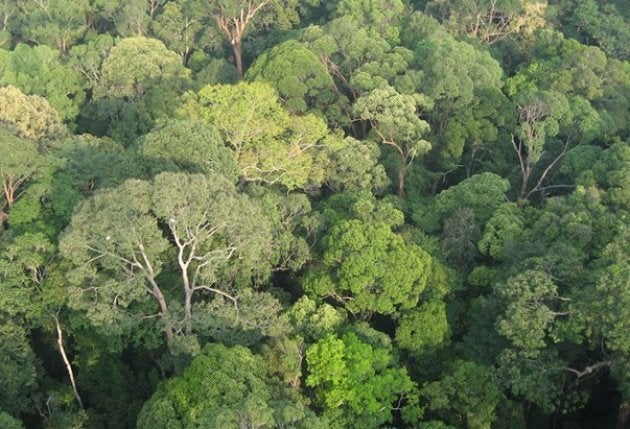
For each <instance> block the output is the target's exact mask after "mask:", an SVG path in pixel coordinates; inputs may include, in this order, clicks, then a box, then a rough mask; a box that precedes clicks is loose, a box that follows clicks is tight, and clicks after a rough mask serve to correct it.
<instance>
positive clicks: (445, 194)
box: [413, 173, 510, 231]
mask: <svg viewBox="0 0 630 429" xmlns="http://www.w3.org/2000/svg"><path fill="white" fill-rule="evenodd" d="M509 188H510V183H509V182H508V181H507V180H506V179H503V178H501V177H500V176H498V175H496V174H493V173H481V174H476V175H474V176H472V177H470V178H468V179H465V180H463V181H461V182H460V183H458V184H457V185H454V186H451V187H450V188H448V189H445V190H443V191H442V192H440V193H439V194H438V195H437V196H436V197H435V199H434V200H433V204H432V205H427V206H420V205H418V206H415V211H414V214H413V218H414V220H415V221H416V222H418V224H419V225H421V226H422V228H423V229H425V230H427V231H435V230H438V229H440V227H441V226H443V224H442V222H444V221H445V220H446V219H447V215H449V214H451V213H454V212H455V211H457V210H458V209H463V208H465V207H468V208H470V209H471V210H472V214H474V220H475V222H478V224H479V225H484V224H485V223H486V222H487V221H488V220H489V219H490V217H491V216H492V213H493V212H494V209H495V208H497V207H498V206H499V205H501V203H502V202H504V201H505V200H506V195H505V193H506V192H507V191H508V189H509Z"/></svg>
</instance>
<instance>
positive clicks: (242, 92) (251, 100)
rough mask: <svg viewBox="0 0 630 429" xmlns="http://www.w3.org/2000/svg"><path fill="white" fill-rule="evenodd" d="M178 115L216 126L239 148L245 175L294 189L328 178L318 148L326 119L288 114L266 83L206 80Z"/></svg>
mask: <svg viewBox="0 0 630 429" xmlns="http://www.w3.org/2000/svg"><path fill="white" fill-rule="evenodd" d="M178 115H179V116H180V117H185V118H191V119H198V120H202V121H206V122H208V123H211V124H213V125H214V126H215V127H217V129H218V130H219V131H220V133H221V136H222V138H223V140H224V141H225V142H226V143H227V144H228V145H229V146H230V147H231V148H232V149H233V150H234V152H235V156H236V159H237V161H238V165H239V168H240V174H241V177H242V179H243V180H246V181H253V182H263V183H268V184H276V183H277V184H281V185H283V186H285V187H286V188H288V189H295V188H307V187H310V186H314V187H317V186H319V184H320V183H321V182H322V181H323V179H324V178H323V174H324V172H325V170H324V167H325V166H324V165H323V162H321V160H320V157H319V151H320V150H321V145H323V144H324V143H325V140H324V138H325V137H326V135H327V134H328V129H327V127H326V123H325V122H324V121H322V120H321V119H319V118H317V117H315V116H313V115H305V116H293V115H290V114H288V113H287V112H286V111H285V110H284V109H283V108H282V107H281V106H280V103H279V102H278V98H277V94H276V92H275V91H274V89H273V88H272V87H271V86H269V85H268V84H265V83H262V82H252V83H239V84H237V85H215V86H206V87H204V88H202V89H201V91H199V93H198V95H197V96H196V97H191V98H189V99H188V101H187V102H186V103H185V104H184V105H183V106H182V108H181V109H180V110H179V113H178Z"/></svg>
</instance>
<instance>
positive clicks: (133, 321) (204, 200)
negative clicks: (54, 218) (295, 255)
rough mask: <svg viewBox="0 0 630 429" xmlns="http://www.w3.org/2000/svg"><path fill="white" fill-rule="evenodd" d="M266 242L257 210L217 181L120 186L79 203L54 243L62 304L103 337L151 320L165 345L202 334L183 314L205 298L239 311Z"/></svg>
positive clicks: (264, 262)
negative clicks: (64, 291) (62, 265)
mask: <svg viewBox="0 0 630 429" xmlns="http://www.w3.org/2000/svg"><path fill="white" fill-rule="evenodd" d="M243 219H248V221H247V222H244V221H242V220H243ZM165 234H166V237H165ZM167 237H168V238H167ZM271 240H272V238H271V232H270V227H269V223H268V221H267V220H266V219H265V217H264V216H263V214H262V213H261V211H260V206H259V205H257V204H256V203H255V202H254V201H251V200H250V199H249V198H247V197H246V196H244V195H241V194H239V193H237V192H236V190H235V188H234V186H233V185H232V184H231V183H229V181H228V180H226V179H225V178H223V177H221V176H217V175H214V176H202V175H186V174H181V173H162V174H160V175H158V176H156V177H155V178H154V179H153V181H151V182H143V181H139V180H128V181H126V182H125V183H123V184H122V185H121V186H119V187H117V188H114V189H111V190H105V191H101V192H98V193H96V194H95V195H94V196H93V197H92V198H90V199H89V200H87V201H85V202H84V203H83V204H81V206H80V207H79V208H78V209H77V211H76V212H75V214H74V216H73V218H72V221H71V224H70V227H69V228H68V230H67V231H66V233H65V234H64V236H63V237H62V239H61V242H60V250H61V253H62V255H63V256H64V257H65V258H66V259H67V261H68V262H69V263H71V264H72V270H71V271H69V272H68V280H69V282H70V284H71V285H72V290H73V291H74V293H73V294H72V295H71V301H70V305H71V306H72V307H73V308H75V309H77V310H82V311H85V312H86V314H87V317H88V318H90V319H91V320H92V322H93V323H95V324H96V325H98V326H103V327H107V328H108V329H109V330H110V332H112V333H123V332H129V331H130V330H131V329H133V328H134V327H135V326H136V325H138V324H139V323H141V321H142V320H150V319H151V318H153V319H156V318H157V320H158V321H159V325H160V327H161V328H162V330H163V332H164V334H165V335H166V338H167V339H168V340H173V339H174V338H175V336H176V335H177V334H178V333H180V332H181V333H183V334H191V333H193V330H194V324H195V323H198V324H199V326H204V324H205V322H204V321H203V320H204V318H205V316H203V314H207V313H205V312H204V311H203V310H200V313H199V315H198V316H199V317H200V319H199V321H198V322H195V319H194V318H193V312H194V308H195V307H197V306H199V308H201V309H203V306H204V305H205V304H204V302H205V300H204V299H203V298H205V297H209V296H213V297H216V299H217V300H227V303H229V305H230V306H234V308H235V309H236V310H237V311H239V294H238V291H239V290H242V288H243V286H244V285H248V284H249V283H250V282H251V281H252V278H256V277H257V276H260V277H262V278H265V277H266V275H268V274H269V271H270V267H269V266H270V264H271V263H272V261H269V260H268V259H267V257H266V255H268V254H269V249H270V246H271ZM171 276H173V277H172V278H173V281H168V280H167V279H169V278H171ZM175 278H177V280H174V279H175ZM175 285H176V286H177V288H179V291H180V292H179V295H180V296H181V297H182V298H183V299H181V300H180V299H176V298H175V297H173V294H174V293H175V294H177V293H176V292H175V291H174V290H173V289H172V287H173V286H175ZM195 297H199V298H198V299H199V302H198V304H196V303H195V301H194V298H195ZM156 307H157V313H156V312H155V311H154V309H155V308H156ZM208 316H209V314H208ZM243 316H245V314H243ZM246 320H247V317H243V323H246Z"/></svg>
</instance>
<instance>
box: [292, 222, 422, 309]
mask: <svg viewBox="0 0 630 429" xmlns="http://www.w3.org/2000/svg"><path fill="white" fill-rule="evenodd" d="M322 248H323V254H322V257H321V266H316V267H315V269H313V270H311V271H310V272H309V273H308V274H307V276H306V277H305V279H304V289H305V290H306V291H307V292H310V293H313V294H315V295H317V296H321V297H332V298H333V299H335V300H336V301H338V302H340V303H342V304H343V305H345V307H346V308H347V309H348V310H349V311H350V312H352V313H365V314H367V315H369V314H371V313H372V312H376V313H380V314H392V313H394V312H395V311H396V310H397V309H406V308H413V307H414V306H415V305H416V304H417V303H418V300H419V299H420V294H421V293H422V291H423V290H424V288H425V287H426V283H427V278H428V275H429V270H430V266H431V257H430V256H429V254H427V253H426V252H425V251H424V250H422V249H421V248H420V247H418V246H416V245H414V244H410V243H407V242H405V240H404V239H403V238H402V237H401V236H400V235H398V234H396V233H395V232H393V231H392V228H391V226H389V225H387V224H385V223H383V222H370V223H368V222H364V221H361V220H358V219H352V220H343V221H339V222H337V223H335V224H334V225H333V226H332V227H331V228H330V231H329V233H328V234H327V235H326V236H325V237H324V238H323V240H322Z"/></svg>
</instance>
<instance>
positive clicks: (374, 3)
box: [336, 0, 405, 44]
mask: <svg viewBox="0 0 630 429" xmlns="http://www.w3.org/2000/svg"><path fill="white" fill-rule="evenodd" d="M404 12H405V2H404V1H402V0H367V1H366V0H340V1H339V2H338V3H337V10H336V13H337V16H343V17H347V18H349V19H350V20H352V21H353V22H354V23H356V25H357V26H358V27H360V28H361V27H363V28H365V27H368V28H369V29H370V30H371V31H374V32H375V33H376V34H378V35H379V36H381V37H382V38H383V39H385V40H387V41H388V42H390V43H392V44H396V43H397V42H398V41H399V36H400V28H399V23H400V21H401V20H402V18H403V17H404Z"/></svg>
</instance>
